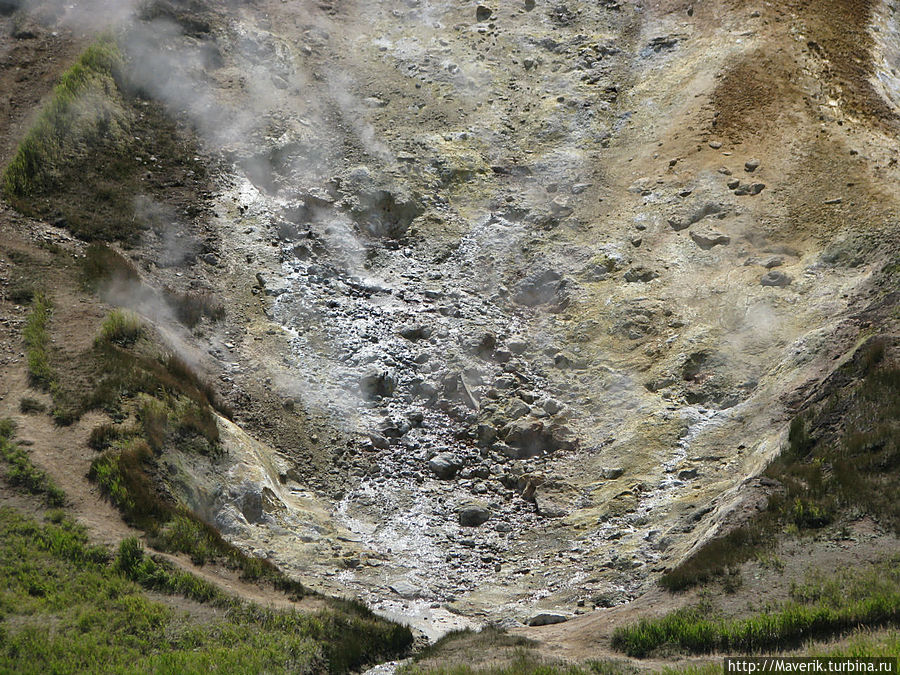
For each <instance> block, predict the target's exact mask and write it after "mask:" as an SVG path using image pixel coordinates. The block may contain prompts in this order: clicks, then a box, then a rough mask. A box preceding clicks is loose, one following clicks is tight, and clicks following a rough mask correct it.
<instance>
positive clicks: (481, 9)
mask: <svg viewBox="0 0 900 675" xmlns="http://www.w3.org/2000/svg"><path fill="white" fill-rule="evenodd" d="M493 14H494V10H492V9H491V8H490V7H485V6H484V5H478V7H476V8H475V20H476V21H478V22H481V21H487V20H488V19H490V18H491V16H492V15H493Z"/></svg>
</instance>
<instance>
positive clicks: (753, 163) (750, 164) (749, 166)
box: [744, 159, 760, 173]
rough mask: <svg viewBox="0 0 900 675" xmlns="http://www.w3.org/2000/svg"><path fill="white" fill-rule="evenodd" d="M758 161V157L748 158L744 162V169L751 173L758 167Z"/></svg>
mask: <svg viewBox="0 0 900 675" xmlns="http://www.w3.org/2000/svg"><path fill="white" fill-rule="evenodd" d="M759 164H760V161H759V160H758V159H748V160H747V161H746V162H744V171H746V172H747V173H753V172H754V171H756V170H757V169H758V168H759Z"/></svg>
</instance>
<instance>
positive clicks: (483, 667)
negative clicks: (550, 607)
mask: <svg viewBox="0 0 900 675" xmlns="http://www.w3.org/2000/svg"><path fill="white" fill-rule="evenodd" d="M536 646H537V643H535V642H534V641H533V640H529V639H528V638H525V637H521V636H515V635H509V634H508V633H506V632H505V631H503V630H501V629H499V628H496V627H494V626H486V627H485V628H483V629H482V630H480V631H474V630H471V629H465V630H457V631H452V632H450V633H448V634H447V635H445V636H444V637H442V638H441V639H439V640H438V641H437V642H435V643H434V644H431V645H428V646H427V647H425V648H424V649H422V650H421V651H419V652H418V653H417V654H416V657H415V661H414V662H413V663H411V664H409V665H406V666H404V667H402V668H401V669H400V670H399V671H398V672H399V673H400V675H482V674H484V675H486V674H487V673H491V674H492V675H588V674H589V673H617V674H621V673H631V672H636V671H635V669H634V668H633V667H631V666H630V665H629V664H627V663H621V662H613V661H589V662H587V663H584V664H581V665H572V664H566V663H562V662H560V661H556V660H551V659H547V658H544V657H541V656H540V655H538V654H537V653H536V651H535V650H534V648H535V647H536Z"/></svg>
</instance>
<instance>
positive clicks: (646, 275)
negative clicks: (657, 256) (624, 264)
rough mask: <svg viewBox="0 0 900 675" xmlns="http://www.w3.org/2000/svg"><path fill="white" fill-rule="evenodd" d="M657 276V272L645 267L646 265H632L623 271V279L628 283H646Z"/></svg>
mask: <svg viewBox="0 0 900 675" xmlns="http://www.w3.org/2000/svg"><path fill="white" fill-rule="evenodd" d="M658 278H659V272H655V271H653V270H650V269H647V268H646V267H632V268H631V269H630V270H628V271H627V272H625V281H627V282H628V283H636V282H641V283H647V282H648V281H653V280H654V279H658Z"/></svg>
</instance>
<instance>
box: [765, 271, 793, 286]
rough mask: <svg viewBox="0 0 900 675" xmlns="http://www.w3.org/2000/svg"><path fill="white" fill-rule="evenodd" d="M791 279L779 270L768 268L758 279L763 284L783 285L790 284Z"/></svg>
mask: <svg viewBox="0 0 900 675" xmlns="http://www.w3.org/2000/svg"><path fill="white" fill-rule="evenodd" d="M791 281H792V279H791V278H790V277H789V276H788V275H787V274H785V273H784V272H782V271H781V270H769V271H768V272H766V273H765V274H763V275H762V278H761V279H760V280H759V283H761V284H762V285H763V286H779V287H784V286H788V285H790V283H791Z"/></svg>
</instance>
